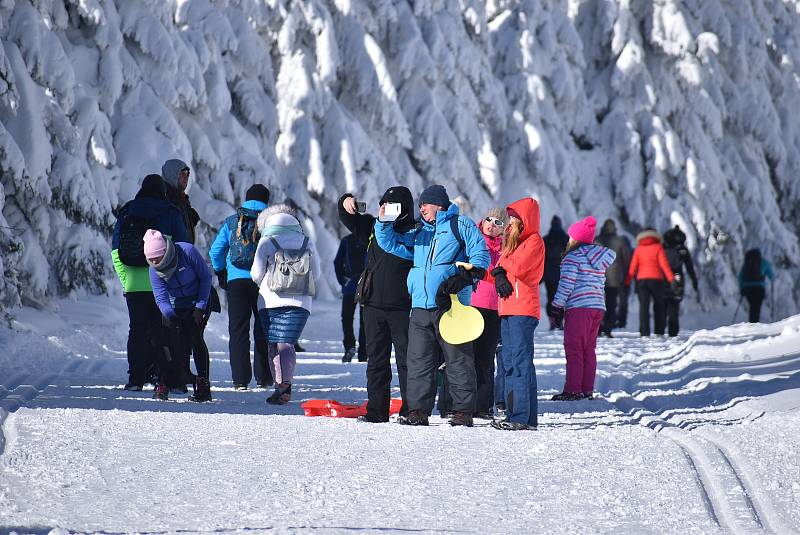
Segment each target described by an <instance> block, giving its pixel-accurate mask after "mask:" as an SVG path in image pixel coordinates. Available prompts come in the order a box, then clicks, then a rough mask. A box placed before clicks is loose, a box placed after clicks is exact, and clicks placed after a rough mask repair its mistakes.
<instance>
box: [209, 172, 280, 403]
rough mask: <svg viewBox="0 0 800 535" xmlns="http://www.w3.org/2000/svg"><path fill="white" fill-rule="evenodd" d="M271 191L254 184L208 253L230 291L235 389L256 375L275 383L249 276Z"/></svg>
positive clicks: (221, 283)
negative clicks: (252, 342) (262, 213)
mask: <svg viewBox="0 0 800 535" xmlns="http://www.w3.org/2000/svg"><path fill="white" fill-rule="evenodd" d="M268 202H269V190H268V189H267V188H266V187H265V186H264V185H262V184H254V185H253V186H251V187H250V188H249V189H248V190H247V193H245V201H244V204H242V206H241V207H240V208H239V209H238V210H237V211H236V213H235V214H233V215H230V216H228V217H227V218H226V219H225V221H223V223H222V226H221V227H220V229H219V233H218V234H217V237H216V238H215V239H214V242H213V243H212V244H211V249H209V251H208V256H209V257H210V258H211V267H213V268H214V273H215V274H216V275H217V279H218V280H219V287H220V288H222V289H224V290H225V291H226V292H227V294H228V337H229V338H228V358H229V360H230V364H231V378H232V379H233V387H234V388H235V389H236V390H247V388H248V385H249V384H250V379H252V378H253V376H254V375H255V379H256V383H257V384H258V386H261V387H267V386H270V385H271V384H272V374H271V373H270V371H269V366H268V365H267V339H266V335H265V334H264V332H265V330H264V327H263V326H262V325H261V320H260V318H259V317H258V286H256V284H255V283H254V282H253V279H251V278H250V268H251V267H252V266H253V257H252V256H250V255H252V254H253V253H254V252H255V249H256V247H257V245H258V240H259V239H260V234H258V225H257V223H256V220H257V219H258V215H259V214H260V213H261V212H262V211H263V210H264V209H266V207H267V203H268ZM251 317H253V318H254V325H253V340H254V342H255V351H254V352H253V364H252V366H251V365H250V332H249V331H250V318H251Z"/></svg>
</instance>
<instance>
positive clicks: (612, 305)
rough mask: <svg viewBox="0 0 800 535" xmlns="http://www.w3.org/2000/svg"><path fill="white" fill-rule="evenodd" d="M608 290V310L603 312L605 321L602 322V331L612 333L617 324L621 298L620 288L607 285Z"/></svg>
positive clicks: (606, 289)
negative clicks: (618, 305) (618, 303)
mask: <svg viewBox="0 0 800 535" xmlns="http://www.w3.org/2000/svg"><path fill="white" fill-rule="evenodd" d="M605 291H606V312H605V314H603V322H602V323H601V324H600V331H601V332H603V333H605V334H611V331H612V330H613V329H614V327H616V326H617V302H618V300H619V288H614V287H611V286H606V287H605Z"/></svg>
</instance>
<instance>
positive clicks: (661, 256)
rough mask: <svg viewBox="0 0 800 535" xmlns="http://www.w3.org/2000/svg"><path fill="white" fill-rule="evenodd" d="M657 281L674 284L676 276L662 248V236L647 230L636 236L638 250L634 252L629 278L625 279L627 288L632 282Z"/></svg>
mask: <svg viewBox="0 0 800 535" xmlns="http://www.w3.org/2000/svg"><path fill="white" fill-rule="evenodd" d="M634 277H636V280H637V281H638V280H643V279H656V280H664V279H667V282H672V281H673V280H674V279H675V275H674V274H673V273H672V268H671V267H669V262H668V261H667V254H666V253H665V252H664V247H662V246H661V236H660V235H659V234H658V233H657V232H656V231H654V230H645V231H644V232H641V233H639V235H638V236H636V249H634V251H633V258H631V265H630V267H629V268H628V276H627V277H625V286H628V285H630V283H631V280H633V278H634Z"/></svg>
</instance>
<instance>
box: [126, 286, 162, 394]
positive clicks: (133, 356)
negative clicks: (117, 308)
mask: <svg viewBox="0 0 800 535" xmlns="http://www.w3.org/2000/svg"><path fill="white" fill-rule="evenodd" d="M125 303H126V304H127V305H128V348H127V349H128V383H129V384H133V385H139V386H142V385H144V384H145V383H146V382H147V381H149V380H150V374H151V370H153V366H154V365H155V364H156V362H158V360H159V353H160V352H161V344H160V335H161V312H160V311H159V310H158V306H157V305H156V300H155V297H153V292H128V293H126V294H125Z"/></svg>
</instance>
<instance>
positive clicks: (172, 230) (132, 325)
mask: <svg viewBox="0 0 800 535" xmlns="http://www.w3.org/2000/svg"><path fill="white" fill-rule="evenodd" d="M148 228H153V229H156V230H158V231H160V232H161V233H162V234H164V235H165V236H169V237H170V238H172V240H173V241H187V240H188V233H187V231H186V226H185V225H184V223H183V218H182V217H181V213H180V212H179V211H178V209H177V208H176V207H175V206H173V205H172V204H170V202H169V201H168V200H167V197H166V191H165V187H164V181H163V180H162V179H161V176H159V175H147V176H146V177H144V180H143V181H142V187H141V189H140V190H139V192H138V193H137V194H136V198H135V199H133V200H132V201H129V202H128V203H126V204H125V206H123V207H122V209H120V211H119V213H118V215H117V223H116V224H115V225H114V232H113V234H112V237H111V259H112V261H113V263H114V269H115V270H116V272H117V276H118V277H119V281H120V283H122V291H123V294H124V295H125V302H126V303H127V305H128V320H129V326H128V328H129V330H128V347H127V350H128V351H127V353H128V382H127V384H126V385H125V390H133V391H141V390H142V387H143V386H144V383H146V382H147V381H148V380H150V379H151V377H150V376H151V374H152V371H151V370H152V368H153V366H154V365H155V364H157V363H159V361H160V356H161V355H160V352H161V350H162V348H161V345H162V344H161V343H160V337H159V333H160V330H161V320H160V317H161V315H160V314H159V312H158V307H157V306H156V301H155V299H154V298H153V288H152V286H151V285H150V275H149V268H148V266H147V261H146V259H145V257H144V244H143V242H142V238H143V237H144V232H145V231H146V230H147V229H148ZM120 253H121V254H120ZM137 256H139V258H138V260H137V258H136V257H137ZM125 262H128V263H127V264H126V263H125ZM170 386H173V385H170Z"/></svg>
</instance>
